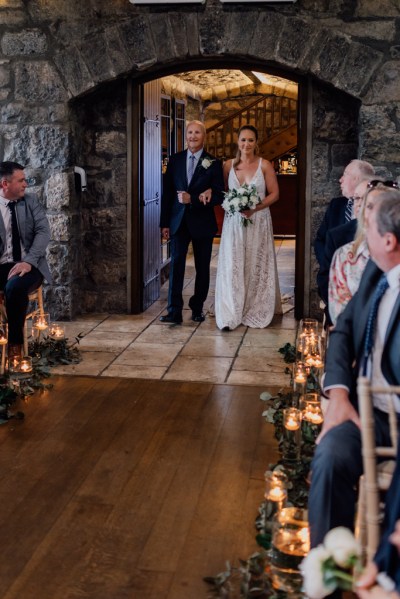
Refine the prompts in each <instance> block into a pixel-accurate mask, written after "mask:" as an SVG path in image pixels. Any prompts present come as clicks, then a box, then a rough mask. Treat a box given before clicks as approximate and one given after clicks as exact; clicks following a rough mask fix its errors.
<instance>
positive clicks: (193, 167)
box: [160, 121, 224, 324]
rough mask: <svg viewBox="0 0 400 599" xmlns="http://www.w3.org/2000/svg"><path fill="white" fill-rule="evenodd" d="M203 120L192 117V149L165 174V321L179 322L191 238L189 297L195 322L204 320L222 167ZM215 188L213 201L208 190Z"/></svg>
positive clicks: (173, 161) (189, 135)
mask: <svg viewBox="0 0 400 599" xmlns="http://www.w3.org/2000/svg"><path fill="white" fill-rule="evenodd" d="M205 137H206V131H205V127H204V125H203V123H201V122H200V121H192V122H191V123H189V125H188V127H187V130H186V142H187V147H188V149H187V150H185V151H183V152H178V153H177V154H174V155H173V156H171V158H170V161H169V163H168V167H167V171H166V173H165V177H164V186H163V197H162V203H161V219H160V227H161V230H162V235H163V237H164V239H168V238H170V239H171V267H170V274H169V290H168V306H167V310H168V312H167V314H165V315H164V316H161V318H160V320H161V322H167V323H172V324H181V322H182V309H183V297H182V289H183V280H184V275H185V265H186V256H187V251H188V247H189V243H190V242H192V246H193V254H194V263H195V268H196V279H195V287H194V294H193V295H192V297H191V298H190V300H189V307H190V308H191V310H192V320H193V321H195V322H203V321H204V319H205V316H204V313H203V304H204V302H205V300H206V298H207V294H208V288H209V285H210V262H211V253H212V244H213V238H214V235H215V233H216V232H217V221H216V219H215V214H214V206H216V205H218V204H222V201H223V191H224V180H223V174H222V165H221V162H220V161H219V160H217V159H216V158H215V157H214V156H212V155H211V154H208V153H207V152H206V151H205V150H204V147H203V146H204V141H205ZM210 189H211V199H210V200H209V196H208V194H206V195H204V192H206V191H207V190H210Z"/></svg>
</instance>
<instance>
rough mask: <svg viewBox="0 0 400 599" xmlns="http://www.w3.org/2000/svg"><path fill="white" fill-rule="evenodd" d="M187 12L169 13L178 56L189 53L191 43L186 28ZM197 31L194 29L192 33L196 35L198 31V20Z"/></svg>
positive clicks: (181, 56)
mask: <svg viewBox="0 0 400 599" xmlns="http://www.w3.org/2000/svg"><path fill="white" fill-rule="evenodd" d="M187 16H188V15H187V14H183V13H180V12H174V13H171V14H170V15H169V21H170V25H171V31H172V35H173V36H174V46H175V48H176V56H177V57H179V58H184V57H185V56H187V55H188V54H189V43H188V35H187V29H186V22H187ZM194 22H195V23H196V32H195V31H192V32H191V35H192V36H193V37H194V36H195V35H196V33H197V20H195V21H194Z"/></svg>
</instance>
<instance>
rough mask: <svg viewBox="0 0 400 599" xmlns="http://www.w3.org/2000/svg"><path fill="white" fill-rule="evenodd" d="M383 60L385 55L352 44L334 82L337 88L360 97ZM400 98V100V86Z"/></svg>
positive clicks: (363, 46)
mask: <svg viewBox="0 0 400 599" xmlns="http://www.w3.org/2000/svg"><path fill="white" fill-rule="evenodd" d="M382 59H383V54H382V53H381V52H378V51H377V50H374V49H373V48H370V47H369V46H365V45H363V44H356V43H354V42H353V43H352V44H351V46H350V48H349V52H348V54H347V56H346V59H345V61H344V64H343V68H342V69H341V72H340V76H339V75H338V76H337V77H336V78H335V79H334V80H333V82H335V83H336V85H337V87H339V88H340V89H343V90H344V91H347V92H349V93H351V94H352V95H355V96H360V94H361V93H362V91H363V90H364V88H365V87H366V86H367V85H368V84H369V81H370V79H371V76H373V74H374V71H375V70H376V69H377V67H378V66H379V64H380V63H381V61H382ZM399 64H400V63H399ZM397 87H398V90H399V91H398V98H400V85H398V86H397Z"/></svg>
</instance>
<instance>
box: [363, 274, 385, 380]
mask: <svg viewBox="0 0 400 599" xmlns="http://www.w3.org/2000/svg"><path fill="white" fill-rule="evenodd" d="M388 287H389V283H388V280H387V277H386V275H385V274H383V275H382V276H381V278H380V279H379V281H378V284H377V286H376V287H375V291H374V295H373V296H372V301H371V306H370V309H369V314H368V321H367V328H366V331H365V341H364V367H363V374H364V376H365V375H366V373H367V365H368V359H369V356H370V354H371V351H372V348H373V346H374V339H375V328H376V318H377V315H378V308H379V304H380V302H381V300H382V297H383V296H384V294H385V292H386V290H387V289H388Z"/></svg>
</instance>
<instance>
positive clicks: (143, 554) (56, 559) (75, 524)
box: [0, 377, 276, 599]
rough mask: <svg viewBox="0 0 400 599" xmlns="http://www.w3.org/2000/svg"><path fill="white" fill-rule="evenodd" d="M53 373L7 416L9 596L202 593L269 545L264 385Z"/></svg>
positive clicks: (120, 598) (62, 598)
mask: <svg viewBox="0 0 400 599" xmlns="http://www.w3.org/2000/svg"><path fill="white" fill-rule="evenodd" d="M54 383H55V384H54V388H53V389H52V390H51V391H50V392H45V393H44V394H37V395H35V396H34V397H32V398H30V399H29V401H28V402H27V403H25V404H24V406H23V409H24V411H25V413H26V419H25V421H24V422H15V423H14V422H13V421H11V422H9V423H8V424H7V425H6V426H4V427H3V428H1V429H0V446H1V452H0V464H1V470H0V477H1V485H0V501H1V504H0V505H2V510H0V526H1V538H2V546H3V547H4V548H6V549H5V551H3V555H2V560H1V562H0V580H1V583H2V597H3V599H17V598H18V599H36V598H40V599H80V598H86V599H87V598H90V599H92V598H93V599H133V598H135V599H136V598H142V597H143V598H146V599H152V598H153V597H154V599H155V598H156V597H157V598H159V597H163V598H166V599H177V598H179V599H181V598H182V599H184V598H185V599H187V598H188V597H190V598H191V599H197V598H199V599H200V598H201V597H205V596H206V591H207V587H206V585H205V583H204V582H203V581H202V578H203V576H206V575H213V574H216V573H217V572H219V571H221V570H222V569H223V568H224V567H225V561H226V560H230V561H231V562H236V561H237V559H238V558H239V557H240V558H246V557H248V556H249V555H250V554H251V553H252V552H253V551H255V550H257V546H256V544H255V541H254V537H255V534H256V531H255V529H254V519H255V517H256V515H257V509H258V506H259V504H260V503H261V501H262V498H263V489H264V479H263V473H264V471H265V470H266V468H267V466H268V464H269V463H270V462H271V461H272V460H274V459H275V454H274V452H275V451H276V449H275V448H276V444H275V442H274V440H273V438H272V428H271V427H269V426H268V425H267V424H266V423H265V422H264V421H263V419H262V417H261V413H262V411H263V403H262V402H261V401H260V400H259V395H260V392H261V391H264V390H265V389H263V388H259V387H245V386H240V387H239V386H233V385H213V384H208V383H187V382H186V383H185V382H173V381H151V380H146V381H144V380H132V379H97V378H91V377H56V378H55V379H54Z"/></svg>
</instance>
